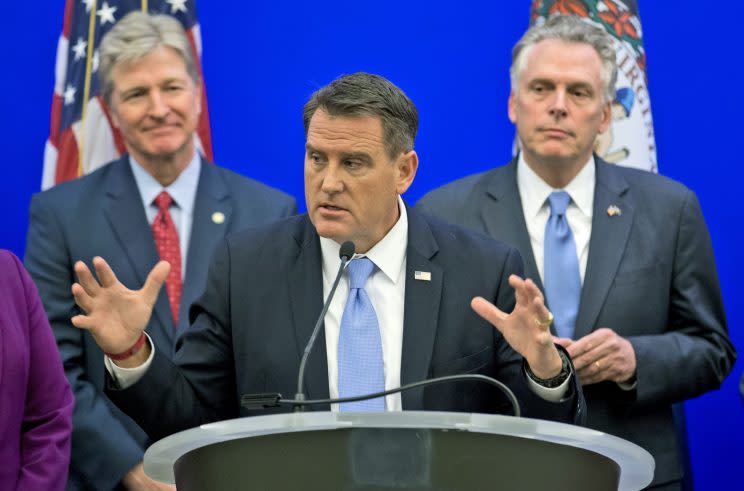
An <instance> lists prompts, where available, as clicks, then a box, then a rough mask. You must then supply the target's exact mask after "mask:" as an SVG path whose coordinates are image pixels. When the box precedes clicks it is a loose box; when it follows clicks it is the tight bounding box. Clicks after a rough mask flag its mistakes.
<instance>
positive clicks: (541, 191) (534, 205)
mask: <svg viewBox="0 0 744 491" xmlns="http://www.w3.org/2000/svg"><path fill="white" fill-rule="evenodd" d="M596 174H597V170H596V165H595V162H594V155H592V156H591V157H589V161H588V162H587V163H586V165H584V167H582V169H581V170H580V171H579V173H578V174H576V177H574V178H573V179H572V180H571V182H569V183H568V184H567V185H566V187H565V188H563V190H564V191H566V192H567V193H568V194H569V196H571V200H572V201H573V203H574V204H575V205H576V206H577V208H578V209H579V210H580V211H581V212H582V213H583V214H584V215H586V216H587V217H591V216H592V205H593V203H594V184H595V181H596ZM517 187H518V188H519V195H520V196H521V198H522V207H523V209H524V211H525V216H526V217H527V218H534V217H535V216H537V214H538V213H539V212H540V210H541V209H542V207H543V206H544V205H545V202H546V201H547V199H548V196H549V195H550V193H552V192H553V191H557V189H554V188H552V187H551V186H550V185H549V184H548V183H547V182H545V181H543V179H542V178H541V177H540V176H538V175H537V174H536V173H535V171H533V170H532V169H531V168H530V166H529V165H527V162H525V161H524V156H523V154H522V153H521V152H520V154H519V159H518V161H517Z"/></svg>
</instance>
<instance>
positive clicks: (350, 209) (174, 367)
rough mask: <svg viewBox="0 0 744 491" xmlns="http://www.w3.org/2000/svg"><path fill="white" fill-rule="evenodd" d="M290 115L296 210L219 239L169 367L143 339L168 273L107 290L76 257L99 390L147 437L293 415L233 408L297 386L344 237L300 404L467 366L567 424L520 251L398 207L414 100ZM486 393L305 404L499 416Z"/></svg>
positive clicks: (331, 92) (342, 103)
mask: <svg viewBox="0 0 744 491" xmlns="http://www.w3.org/2000/svg"><path fill="white" fill-rule="evenodd" d="M303 119H304V124H305V128H306V134H307V138H306V145H305V149H304V150H305V165H304V173H305V196H306V201H307V209H308V213H307V214H306V215H302V216H298V217H293V218H290V219H287V220H285V221H282V222H278V223H276V224H274V225H271V226H268V227H264V228H260V229H254V230H250V231H245V232H243V233H238V234H235V235H232V236H230V237H227V238H226V239H225V241H223V243H222V245H221V246H219V247H218V249H217V251H216V253H215V256H214V258H213V261H212V264H211V266H210V273H209V279H208V280H207V287H206V289H205V292H204V294H203V295H202V297H201V298H200V299H199V300H198V301H197V302H196V303H195V304H194V306H193V308H192V310H191V320H192V325H191V326H190V327H189V329H187V330H186V331H185V332H184V334H183V336H182V337H181V338H180V342H179V347H178V349H177V351H176V353H175V356H174V358H173V361H171V360H169V359H168V357H167V356H163V355H162V354H161V351H162V349H161V348H160V347H159V346H158V345H157V343H156V342H153V341H152V340H150V339H148V338H146V336H144V335H143V334H142V326H143V325H144V324H145V323H146V322H147V319H148V318H149V316H150V314H151V312H150V307H149V305H150V304H151V301H152V298H154V297H155V295H156V294H157V292H158V291H159V289H160V287H161V285H162V283H163V281H164V279H165V278H166V277H167V273H168V266H167V264H165V263H160V264H158V265H157V266H155V268H153V270H152V271H151V273H150V275H149V277H148V279H147V281H146V282H145V284H144V286H143V288H142V289H141V290H138V291H132V290H128V289H127V288H125V287H124V286H123V285H121V284H120V283H119V282H118V281H117V279H116V277H115V275H114V272H113V271H112V269H111V268H110V267H109V266H108V265H107V263H106V262H105V261H104V259H102V258H95V259H94V261H93V264H94V267H95V269H96V272H97V277H98V279H99V280H100V281H97V280H96V279H95V278H94V277H93V275H92V273H91V272H90V270H89V269H88V268H87V267H86V265H85V264H83V263H82V262H78V263H77V264H76V267H75V271H76V273H77V275H78V279H79V283H78V284H76V285H75V286H74V287H73V293H74V295H75V298H76V301H77V302H78V305H80V307H81V308H82V309H83V312H84V314H81V315H78V316H75V317H73V319H72V322H73V324H74V325H76V326H77V327H79V328H82V329H86V330H88V331H89V332H90V333H91V335H92V336H93V337H94V338H95V339H96V342H97V343H98V344H99V346H100V347H101V348H102V349H103V351H104V352H106V353H109V354H111V355H110V356H108V358H107V361H106V364H107V369H108V372H109V387H108V390H107V394H108V395H109V397H111V399H112V400H113V401H114V402H115V403H116V404H117V405H118V406H119V407H120V408H122V409H123V410H124V411H125V412H126V413H127V414H130V415H131V416H132V417H133V418H134V419H135V420H136V421H138V423H139V424H141V425H142V427H143V428H146V429H147V430H148V432H150V435H151V436H152V437H153V438H159V437H162V436H165V435H168V434H171V433H173V432H176V431H180V430H183V429H186V428H190V427H193V426H197V425H200V424H203V423H206V422H211V421H216V420H222V419H228V418H235V417H238V416H248V415H260V414H267V413H271V412H279V411H289V410H291V407H288V406H284V407H278V408H268V409H247V408H243V407H241V403H240V396H241V395H242V394H256V393H266V392H278V393H282V394H292V393H294V391H295V389H296V382H297V374H298V367H299V365H300V358H301V355H302V353H303V351H304V348H305V345H306V343H307V341H308V339H309V338H310V335H311V332H312V330H313V325H314V324H315V322H316V319H317V318H318V317H319V315H320V313H321V308H322V306H323V303H324V299H326V298H328V297H329V292H330V290H331V286H332V284H333V281H334V279H335V277H336V271H338V269H339V266H340V264H341V259H340V258H339V251H340V249H341V245H340V244H342V243H344V242H346V241H352V242H353V243H354V244H355V250H356V254H354V256H353V258H352V259H351V261H350V262H349V264H348V266H347V270H346V271H345V272H344V274H343V275H342V276H341V280H340V283H339V286H338V289H337V291H336V295H335V296H334V297H333V298H332V301H331V302H330V306H329V309H328V312H327V314H326V315H325V316H324V317H323V321H324V322H323V326H322V329H320V331H319V336H318V338H317V343H316V344H315V349H314V351H313V352H312V353H311V356H310V357H309V360H308V363H307V367H306V368H307V369H306V372H305V380H304V381H305V384H304V389H305V394H306V396H307V398H309V399H327V398H329V397H330V398H336V397H339V396H340V397H346V396H356V395H362V394H367V393H373V392H376V391H379V390H382V389H392V388H396V387H398V386H400V385H402V384H407V383H411V382H416V381H420V380H424V379H426V378H430V377H438V376H445V375H454V374H463V373H479V374H484V375H489V376H492V377H496V378H498V379H500V380H501V381H503V382H504V383H506V384H507V385H508V386H509V387H510V388H511V389H512V390H513V391H514V392H515V393H516V396H517V398H518V400H519V402H520V404H521V407H522V414H523V415H526V416H529V417H536V418H541V419H551V420H558V421H566V422H581V421H582V419H583V417H584V407H583V397H582V395H581V390H580V387H579V386H578V384H577V383H576V380H575V376H574V375H573V371H572V368H571V366H570V363H569V360H568V356H567V355H566V354H565V352H564V351H563V350H562V349H561V348H560V347H559V346H556V345H555V344H554V343H553V341H552V339H551V336H550V332H549V330H548V325H549V324H550V319H551V317H552V315H551V314H550V312H549V311H548V310H547V309H546V308H545V305H544V302H543V297H542V294H541V293H540V291H539V290H538V289H537V287H536V286H535V284H534V283H533V282H532V281H529V280H527V281H525V280H522V279H521V278H520V277H519V275H520V274H521V259H520V257H519V255H518V253H517V252H516V250H514V249H513V248H511V247H507V246H506V245H504V244H502V243H500V242H497V241H495V240H493V239H490V238H488V237H485V236H483V235H481V234H475V233H472V232H469V231H467V230H465V229H463V228H460V227H457V226H454V225H450V224H446V223H444V222H441V221H439V220H434V219H429V218H425V217H423V216H422V215H421V214H419V213H417V212H416V211H415V210H413V209H410V208H408V207H407V206H406V205H405V203H404V202H403V200H402V198H401V194H403V193H404V192H405V191H406V190H407V189H408V187H409V186H410V185H411V183H412V182H413V179H414V177H415V174H416V171H417V169H418V156H417V154H416V151H415V150H414V140H415V137H416V132H417V128H418V114H417V111H416V107H415V106H414V105H413V103H412V102H411V101H410V99H409V98H408V97H407V96H406V95H405V94H404V93H403V92H402V91H401V90H400V89H399V88H398V87H396V86H395V85H393V84H392V83H390V82H389V81H388V80H386V79H384V78H382V77H379V76H377V75H372V74H367V73H355V74H352V75H346V76H343V77H340V78H339V79H337V80H335V81H333V82H332V83H331V84H329V85H327V86H325V87H322V88H320V89H319V90H318V91H316V92H315V93H314V94H313V95H312V96H311V97H310V99H309V101H308V102H307V103H306V105H305V110H304V118H303ZM494 326H495V327H494ZM491 389H492V388H491V387H489V386H485V387H484V386H479V385H473V384H471V383H464V384H451V385H441V386H433V387H428V388H426V389H424V388H420V389H415V390H410V391H407V392H405V393H403V394H400V393H396V394H391V395H388V396H386V397H385V399H384V400H383V399H377V400H371V401H368V402H366V403H364V404H362V405H356V404H354V405H346V404H344V405H342V406H341V407H339V406H338V405H336V404H334V405H333V406H330V405H328V404H326V405H320V406H313V409H319V410H341V411H345V410H372V411H380V410H386V411H400V410H441V411H465V412H509V411H510V410H511V408H510V406H509V404H508V402H507V400H506V399H505V398H504V396H503V395H502V394H500V393H498V391H496V390H491ZM152 408H158V410H157V411H153V410H152Z"/></svg>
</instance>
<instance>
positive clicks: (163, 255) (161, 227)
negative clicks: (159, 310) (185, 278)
mask: <svg viewBox="0 0 744 491" xmlns="http://www.w3.org/2000/svg"><path fill="white" fill-rule="evenodd" d="M154 203H155V205H156V206H157V207H158V209H159V210H160V211H159V212H158V215H157V216H156V217H155V221H154V222H152V235H153V237H154V238H155V247H156V248H157V249H158V255H159V256H160V259H161V260H163V261H168V263H170V266H171V269H170V273H168V278H166V280H165V291H166V293H167V294H168V300H169V301H170V307H171V312H172V313H173V322H174V326H173V327H174V328H175V326H176V325H178V306H179V305H180V303H181V287H182V285H181V247H180V246H179V244H178V232H177V231H176V226H175V224H174V223H173V218H171V214H170V212H169V211H168V208H169V207H170V205H171V203H173V198H171V196H170V194H168V193H167V192H166V191H161V192H160V194H158V195H157V197H156V198H155V201H154Z"/></svg>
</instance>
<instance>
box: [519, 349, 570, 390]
mask: <svg viewBox="0 0 744 491" xmlns="http://www.w3.org/2000/svg"><path fill="white" fill-rule="evenodd" d="M558 354H559V355H560V356H561V362H562V363H563V364H562V365H561V371H560V372H559V373H558V375H556V376H555V377H553V378H540V377H538V376H537V375H535V374H534V373H532V370H531V369H530V365H529V364H528V363H527V361H526V360H525V362H524V369H525V371H526V372H527V376H528V377H530V378H531V379H532V380H534V381H535V382H536V383H538V384H540V385H542V386H543V387H546V388H548V389H554V388H555V387H558V386H559V385H561V384H562V383H563V382H565V381H566V380H567V379H568V377H570V376H571V361H570V360H569V358H568V354H567V353H566V352H565V351H563V350H562V349H560V348H558Z"/></svg>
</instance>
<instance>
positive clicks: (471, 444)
mask: <svg viewBox="0 0 744 491" xmlns="http://www.w3.org/2000/svg"><path fill="white" fill-rule="evenodd" d="M144 466H145V472H146V473H147V475H149V476H150V477H152V478H153V479H156V480H158V481H163V482H166V483H176V485H177V487H178V490H179V491H192V490H210V491H212V490H271V491H278V490H296V489H312V490H314V489H319V490H332V491H336V490H338V491H345V490H349V491H352V490H353V491H356V490H364V491H367V490H417V491H418V490H442V491H444V490H447V491H459V490H469V491H473V490H486V489H488V490H494V489H498V490H512V489H513V490H527V491H529V490H543V489H545V490H550V491H559V490H571V491H581V490H592V491H603V490H617V489H620V490H637V489H641V488H643V487H645V486H647V485H648V484H649V483H650V482H651V480H652V478H653V472H654V460H653V458H652V457H651V455H650V454H649V453H648V452H646V451H645V450H643V449H642V448H641V447H639V446H637V445H634V444H632V443H630V442H627V441H625V440H622V439H620V438H617V437H614V436H611V435H608V434H605V433H601V432H599V431H594V430H591V429H588V428H583V427H579V426H573V425H569V424H563V423H555V422H551V421H543V420H536V419H529V418H515V417H511V416H499V415H489V414H476V413H448V412H426V411H403V412H385V413H331V412H304V413H287V414H278V415H271V416H256V417H248V418H240V419H233V420H227V421H221V422H218V423H212V424H207V425H203V426H200V427H198V428H193V429H190V430H186V431H183V432H181V433H177V434H175V435H171V436H169V437H167V438H164V439H162V440H160V441H158V442H157V443H155V444H154V445H152V446H151V447H150V448H149V449H148V450H147V452H146V453H145V459H144Z"/></svg>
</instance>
